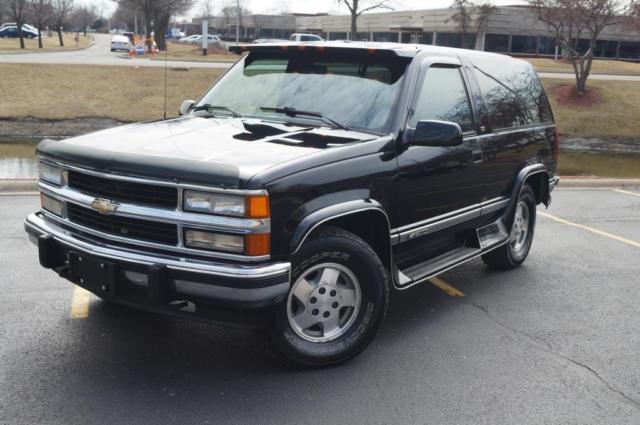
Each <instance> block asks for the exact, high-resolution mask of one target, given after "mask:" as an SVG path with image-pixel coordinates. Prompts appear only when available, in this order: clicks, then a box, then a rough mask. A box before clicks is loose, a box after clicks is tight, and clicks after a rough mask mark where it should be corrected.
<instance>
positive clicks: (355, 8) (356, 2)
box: [338, 0, 393, 40]
mask: <svg viewBox="0 0 640 425" xmlns="http://www.w3.org/2000/svg"><path fill="white" fill-rule="evenodd" d="M338 3H340V4H343V5H345V6H347V9H349V14H350V15H351V39H352V40H355V39H356V38H357V34H358V22H357V21H358V17H359V16H360V15H362V14H363V13H364V12H368V11H370V10H375V9H388V10H393V7H392V6H391V3H392V1H391V0H338Z"/></svg>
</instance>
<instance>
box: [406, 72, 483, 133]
mask: <svg viewBox="0 0 640 425" xmlns="http://www.w3.org/2000/svg"><path fill="white" fill-rule="evenodd" d="M421 120H442V121H451V122H455V123H457V124H459V125H460V127H461V128H462V131H470V130H473V115H472V112H471V106H470V104H469V96H468V95H467V89H466V88H465V85H464V81H463V79H462V75H461V74H460V70H459V69H458V68H451V67H446V68H445V67H437V66H432V67H431V68H429V69H428V70H427V74H426V76H425V79H424V81H423V82H422V87H421V88H420V91H419V93H418V101H417V103H416V105H415V110H414V111H413V115H412V116H411V119H410V120H409V125H410V126H411V127H415V126H416V124H417V122H418V121H421Z"/></svg>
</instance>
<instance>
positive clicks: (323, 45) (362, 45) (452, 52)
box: [229, 40, 508, 57]
mask: <svg viewBox="0 0 640 425" xmlns="http://www.w3.org/2000/svg"><path fill="white" fill-rule="evenodd" d="M288 49H291V50H293V49H299V50H306V49H309V50H312V49H318V50H324V49H329V50H335V51H338V50H349V49H353V50H366V51H368V52H374V51H375V52H387V53H392V54H395V55H396V56H403V57H414V56H416V55H417V54H418V53H419V52H430V53H433V54H438V55H442V56H458V55H465V54H470V53H473V54H477V55H487V56H497V57H505V55H500V54H496V53H490V52H484V51H480V50H467V49H456V48H453V47H443V46H433V45H430V44H405V43H390V42H376V41H349V40H345V41H312V42H304V43H300V42H289V41H282V42H273V43H261V44H245V45H241V46H231V47H229V50H230V51H232V52H236V53H242V52H245V51H249V52H253V51H255V52H267V51H282V50H288ZM506 57H508V56H506Z"/></svg>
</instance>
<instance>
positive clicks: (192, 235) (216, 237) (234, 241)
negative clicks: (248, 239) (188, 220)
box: [184, 229, 244, 254]
mask: <svg viewBox="0 0 640 425" xmlns="http://www.w3.org/2000/svg"><path fill="white" fill-rule="evenodd" d="M184 244H185V246H186V247H189V248H200V249H211V250H214V251H227V252H235V253H238V254H241V253H243V252H244V237H243V236H242V235H226V234H223V233H213V232H206V231H203V230H192V229H186V230H185V232H184Z"/></svg>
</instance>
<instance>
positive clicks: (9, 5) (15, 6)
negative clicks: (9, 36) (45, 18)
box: [1, 0, 29, 49]
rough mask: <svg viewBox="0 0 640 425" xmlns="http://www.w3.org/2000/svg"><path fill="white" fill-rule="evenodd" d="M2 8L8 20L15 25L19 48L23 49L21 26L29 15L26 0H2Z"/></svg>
mask: <svg viewBox="0 0 640 425" xmlns="http://www.w3.org/2000/svg"><path fill="white" fill-rule="evenodd" d="M1 5H2V8H3V9H4V10H5V12H6V13H7V15H9V18H10V19H11V20H13V21H14V22H15V23H16V27H17V28H16V29H17V30H18V37H19V38H20V48H21V49H24V48H25V46H24V35H23V34H22V26H23V25H24V24H25V21H26V19H27V15H28V13H29V2H28V0H3V1H2V3H1Z"/></svg>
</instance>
